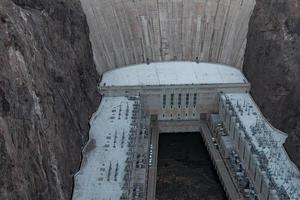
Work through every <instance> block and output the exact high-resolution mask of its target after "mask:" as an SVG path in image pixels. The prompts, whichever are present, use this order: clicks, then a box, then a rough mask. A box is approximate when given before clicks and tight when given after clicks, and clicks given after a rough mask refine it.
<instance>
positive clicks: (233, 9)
mask: <svg viewBox="0 0 300 200" xmlns="http://www.w3.org/2000/svg"><path fill="white" fill-rule="evenodd" d="M81 3H82V7H83V10H84V12H85V14H86V17H87V21H88V24H89V28H90V40H91V42H92V48H93V52H94V60H95V63H96V65H97V70H98V72H99V73H100V74H102V72H104V71H107V70H109V69H113V68H116V67H122V66H126V65H129V64H139V63H144V62H146V61H147V60H149V61H150V62H154V61H169V60H187V61H190V60H195V59H196V58H198V59H199V60H200V61H205V62H217V63H223V64H228V65H231V66H235V67H237V68H240V69H241V68H242V64H243V58H244V51H245V47H246V43H247V37H246V36H247V31H248V22H249V19H250V16H251V13H252V11H253V8H254V6H255V0H193V1H190V0H157V1H152V0H123V1H119V0H109V1H108V0H81Z"/></svg>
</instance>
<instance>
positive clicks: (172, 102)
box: [171, 94, 174, 108]
mask: <svg viewBox="0 0 300 200" xmlns="http://www.w3.org/2000/svg"><path fill="white" fill-rule="evenodd" d="M173 105H174V94H171V108H173Z"/></svg>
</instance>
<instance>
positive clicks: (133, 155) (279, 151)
mask: <svg viewBox="0 0 300 200" xmlns="http://www.w3.org/2000/svg"><path fill="white" fill-rule="evenodd" d="M98 87H99V92H100V93H101V95H102V101H101V104H100V107H99V109H98V111H97V112H96V113H95V114H94V115H93V117H92V118H91V121H90V124H91V130H90V138H89V142H88V143H87V145H86V147H85V149H84V151H83V158H84V159H83V163H82V165H81V169H80V171H79V172H78V173H77V174H76V175H75V187H74V194H73V199H74V200H81V199H82V200H83V199H94V198H97V197H101V198H100V199H103V200H116V199H124V200H125V199H149V200H150V199H151V200H152V199H154V197H155V174H156V173H155V171H156V159H157V153H155V152H157V144H156V143H155V140H156V139H153V138H157V137H158V136H157V135H155V134H159V132H160V131H159V124H160V123H165V124H168V123H170V124H171V125H170V129H172V127H176V125H178V124H185V126H186V127H187V129H189V128H190V129H191V130H192V129H195V130H200V131H201V134H202V136H203V139H204V140H205V143H206V145H207V148H208V151H209V152H210V154H211V158H212V160H213V162H214V164H215V167H216V169H217V171H218V175H219V178H220V180H221V182H222V183H223V186H224V189H225V192H226V194H227V197H228V199H233V200H236V199H259V200H280V199H284V200H288V199H291V200H296V199H300V191H299V188H300V173H299V170H298V169H297V167H296V166H295V165H294V163H293V162H292V161H291V160H290V159H289V157H288V155H287V153H286V151H285V149H284V147H283V144H284V142H285V140H286V138H287V135H286V134H285V133H283V132H281V131H279V130H277V129H275V128H274V127H272V125H270V124H269V123H268V121H267V120H266V119H265V118H264V117H263V115H262V114H261V112H260V111H259V108H258V107H257V105H256V104H255V102H254V100H253V99H252V98H251V95H250V94H249V91H250V83H249V82H248V81H247V79H246V78H245V77H244V75H243V74H242V73H241V72H240V71H239V70H238V69H236V68H233V67H230V66H226V65H221V64H212V63H197V62H158V63H148V64H147V63H146V64H139V65H132V66H128V67H122V68H118V69H114V70H111V71H107V72H105V73H104V74H103V75H102V77H101V80H100V82H99V85H98ZM153 124H158V126H157V127H158V131H157V133H155V131H154V129H155V127H156V125H153ZM189 124H193V126H190V125H189ZM189 126H190V127H189ZM217 159H218V160H217ZM223 172H224V173H223ZM225 172H226V173H225ZM228 177H231V178H228Z"/></svg>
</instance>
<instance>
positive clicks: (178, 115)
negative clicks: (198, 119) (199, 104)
mask: <svg viewBox="0 0 300 200" xmlns="http://www.w3.org/2000/svg"><path fill="white" fill-rule="evenodd" d="M187 116H188V114H187V113H185V117H187ZM195 116H196V114H195V113H193V117H195ZM162 117H163V118H165V117H167V116H166V115H165V114H163V115H162ZM169 117H170V118H173V114H172V113H171V114H170V115H169ZM177 117H178V119H180V117H181V116H180V114H179V113H178V114H177Z"/></svg>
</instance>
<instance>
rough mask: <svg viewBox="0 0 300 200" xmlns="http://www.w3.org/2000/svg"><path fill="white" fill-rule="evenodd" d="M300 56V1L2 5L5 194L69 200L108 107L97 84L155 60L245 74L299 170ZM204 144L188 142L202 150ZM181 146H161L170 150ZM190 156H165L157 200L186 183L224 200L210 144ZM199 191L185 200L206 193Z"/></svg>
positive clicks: (1, 166) (0, 191) (86, 0)
mask: <svg viewBox="0 0 300 200" xmlns="http://www.w3.org/2000/svg"><path fill="white" fill-rule="evenodd" d="M299 52H300V0H193V1H190V0H157V1H153V0H123V1H119V0H0V199H1V200H2V199H3V200H69V199H70V198H71V195H72V187H73V184H74V183H73V176H74V174H75V173H76V172H78V170H79V168H80V162H81V153H82V148H83V147H84V145H85V144H86V141H87V139H88V132H89V128H90V127H89V119H90V118H91V116H92V113H93V112H95V111H96V108H97V106H98V105H99V102H100V97H99V94H98V91H97V80H98V79H99V77H100V76H102V74H103V72H106V71H108V70H111V69H115V68H118V67H123V66H126V65H129V64H140V63H146V62H150V63H153V62H157V61H182V60H184V61H192V62H194V63H196V61H206V62H216V63H224V64H228V65H231V66H234V67H236V68H238V69H240V70H242V71H243V72H244V73H245V76H246V78H247V79H248V80H249V82H250V83H251V88H252V89H251V95H252V96H253V98H254V99H255V102H256V103H257V104H258V106H259V107H260V109H261V111H262V112H263V114H264V115H265V116H266V118H267V119H269V120H270V122H271V123H272V124H273V125H274V126H275V127H276V128H279V129H280V130H283V131H284V132H287V133H288V134H289V137H288V138H287V141H286V143H285V147H286V149H287V152H288V154H289V155H290V157H291V159H292V160H293V162H295V164H296V165H297V166H298V168H299V166H300V135H299V133H300V114H299V113H300V110H299V109H300V106H299V105H300V98H299V95H300V54H299ZM169 71H171V70H165V71H164V73H166V74H170V76H171V78H170V79H172V78H173V77H172V73H169ZM179 71H180V70H179ZM140 73H141V72H140ZM160 74H163V73H160ZM181 74H183V73H181ZM121 78H122V79H126V77H123V76H121ZM162 80H164V79H163V78H162ZM189 80H190V79H189ZM146 81H147V79H145V82H146ZM191 94H193V93H191ZM182 98H185V97H183V96H182ZM192 98H193V97H192V96H190V99H192ZM183 114H185V113H183ZM190 114H192V113H190ZM190 136H191V137H198V135H197V136H195V135H189V136H188V137H190ZM164 137H169V135H161V138H162V140H161V141H162V142H164V140H165V139H164ZM172 137H173V135H172ZM174 137H177V135H174ZM178 137H179V138H181V137H182V136H178ZM199 137H200V135H199ZM177 141H178V142H179V139H178V140H177V139H174V144H175V143H176V145H177ZM182 141H185V140H184V139H180V142H182ZM195 141H196V139H195V140H194V139H192V140H191V141H190V139H187V141H185V142H186V143H187V144H189V143H191V144H192V145H193V146H195V147H196V146H197V145H198V144H196V143H195V144H194V142H195ZM200 143H201V142H200ZM93 145H95V146H96V144H93ZM93 145H91V146H89V147H90V149H88V150H91V149H93V148H94V146H93ZM176 145H174V146H172V145H171V146H169V144H168V145H165V146H164V147H162V146H160V147H161V148H165V149H164V150H163V151H166V152H167V151H168V153H170V151H169V149H174V148H175V146H176ZM168 148H169V149H168ZM176 148H178V149H180V146H179V147H176ZM197 148H198V147H197ZM203 148H204V147H203ZM200 149H201V152H200ZM204 150H205V148H204ZM204 150H203V152H204ZM173 151H174V150H173ZM188 151H189V150H187V151H178V152H177V153H178V154H177V155H178V156H179V158H177V157H176V158H175V157H171V156H173V155H174V154H172V153H170V154H168V153H166V154H165V156H166V157H167V156H170V159H166V157H162V158H161V159H162V161H161V162H160V164H161V163H162V164H161V168H160V169H161V170H160V171H159V173H160V174H159V177H160V178H159V181H160V182H159V188H160V189H159V188H158V198H159V199H168V198H169V199H174V198H175V197H174V196H172V195H176V194H177V193H175V192H174V193H172V192H170V191H172V190H174V188H175V189H177V188H178V187H179V186H180V187H181V186H184V187H186V188H189V187H190V188H193V191H196V192H197V191H200V188H199V187H198V186H197V187H196V185H197V184H200V186H201V189H203V188H204V189H205V190H204V191H207V194H209V195H210V194H211V199H217V198H222V197H223V193H222V192H221V190H222V188H221V187H219V186H218V183H217V180H216V179H215V178H216V177H215V175H214V174H213V172H212V173H210V172H207V174H206V172H205V173H202V171H201V170H204V169H206V168H213V167H212V166H210V164H208V163H206V161H205V162H204V160H203V159H206V156H205V155H204V154H203V152H202V147H201V148H199V149H198V150H195V151H194V152H198V153H199V154H200V155H203V157H201V158H199V157H193V156H192V158H187V157H186V156H185V155H186V152H188ZM190 151H191V150H190ZM162 155H163V154H162ZM177 155H176V156H177ZM174 156H175V155H174ZM190 160H192V161H190ZM208 160H209V158H208ZM165 163H167V164H166V165H165ZM169 163H171V164H170V165H169ZM178 166H179V168H178V169H175V167H178ZM202 166H203V167H204V168H203V169H201V170H200V167H202ZM173 167H174V168H173ZM170 168H172V171H171V172H172V173H170V174H169V172H170V170H169V169H170ZM192 168H193V169H194V170H193V169H192ZM198 169H199V171H198ZM182 171H187V172H188V174H187V175H188V176H189V177H190V182H189V181H187V182H188V183H186V182H185V181H186V178H185V177H184V176H185V175H186V174H179V176H180V177H183V178H180V179H179V180H176V181H175V182H174V183H175V184H174V185H170V184H169V181H170V180H172V181H174V180H175V178H174V176H173V175H172V174H173V172H174V173H175V172H176V173H177V172H178V173H181V172H182ZM205 171H206V170H205ZM164 174H166V175H167V177H166V178H162V177H163V176H164ZM194 175H199V176H202V175H203V176H204V175H205V176H204V177H203V178H202V179H201V180H200V179H196V178H195V177H196V176H194ZM203 180H205V181H206V183H209V184H205V185H203V183H202V182H201V181H203ZM209 180H214V181H212V182H209ZM177 181H178V182H177ZM180 181H183V182H185V183H186V184H181V183H182V182H180ZM200 182H201V183H200ZM214 183H215V184H216V185H215V186H214V187H210V186H211V185H214ZM161 186H162V187H161ZM164 186H166V187H164ZM165 191H166V195H170V196H171V197H170V196H168V197H167V196H164V195H162V193H164V192H165ZM178 191H179V190H178ZM201 191H202V190H201ZM213 191H220V193H217V192H213ZM196 192H191V193H185V194H183V195H185V196H184V197H182V198H185V197H186V198H187V199H189V198H191V199H197V198H198V197H195V195H196V194H195V193H196ZM200 193H201V192H200ZM201 194H202V193H201ZM177 195H178V197H180V194H177ZM208 199H209V198H208ZM112 200H113V199H112Z"/></svg>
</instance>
